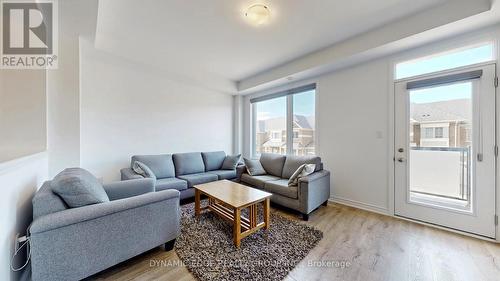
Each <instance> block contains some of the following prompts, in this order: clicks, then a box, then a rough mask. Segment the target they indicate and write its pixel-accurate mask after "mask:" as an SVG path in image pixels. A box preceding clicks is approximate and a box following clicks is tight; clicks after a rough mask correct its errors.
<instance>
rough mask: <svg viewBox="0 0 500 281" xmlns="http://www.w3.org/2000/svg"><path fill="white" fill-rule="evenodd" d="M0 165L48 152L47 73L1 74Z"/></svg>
mask: <svg viewBox="0 0 500 281" xmlns="http://www.w3.org/2000/svg"><path fill="white" fill-rule="evenodd" d="M0 132H1V134H0V163H2V162H4V161H8V160H12V159H15V158H19V157H23V156H26V155H30V154H33V153H37V152H41V151H45V149H46V146H47V133H46V95H45V71H44V70H7V69H2V70H0Z"/></svg>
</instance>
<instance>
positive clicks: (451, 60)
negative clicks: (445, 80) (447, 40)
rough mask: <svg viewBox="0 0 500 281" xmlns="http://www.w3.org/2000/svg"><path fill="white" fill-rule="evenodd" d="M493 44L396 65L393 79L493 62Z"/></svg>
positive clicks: (483, 44) (484, 44) (456, 50)
mask: <svg viewBox="0 0 500 281" xmlns="http://www.w3.org/2000/svg"><path fill="white" fill-rule="evenodd" d="M494 59H495V57H494V48H493V43H490V42H488V43H482V44H478V45H474V46H469V47H465V48H460V49H455V50H452V51H449V52H444V53H440V54H434V55H431V56H427V57H422V58H418V59H415V60H410V61H405V62H401V63H398V64H396V67H395V75H394V76H395V78H396V79H403V78H408V77H412V76H418V75H422V74H427V73H431V72H437V71H443V70H447V69H452V68H457V67H462V66H467V65H471V64H476V63H482V62H487V61H491V60H494Z"/></svg>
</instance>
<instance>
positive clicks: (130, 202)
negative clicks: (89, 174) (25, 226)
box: [30, 190, 180, 234]
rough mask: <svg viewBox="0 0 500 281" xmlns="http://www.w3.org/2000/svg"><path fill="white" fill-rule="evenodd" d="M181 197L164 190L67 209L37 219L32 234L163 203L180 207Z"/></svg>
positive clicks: (171, 191)
mask: <svg viewBox="0 0 500 281" xmlns="http://www.w3.org/2000/svg"><path fill="white" fill-rule="evenodd" d="M179 196H180V192H179V191H177V190H164V191H159V192H150V193H146V194H143V195H139V196H135V197H130V198H126V199H121V200H115V201H110V202H106V203H101V204H94V205H87V206H84V207H80V208H72V209H67V210H64V211H60V212H56V213H52V214H48V215H45V216H41V217H39V218H37V219H36V220H34V221H33V223H32V224H31V227H30V232H31V234H37V233H42V232H46V231H51V230H55V229H58V228H62V227H65V226H69V225H73V224H78V223H81V222H85V221H90V220H94V219H97V218H102V217H105V216H108V215H112V214H115V213H119V212H123V211H126V210H130V209H134V208H139V207H144V206H147V205H150V204H154V203H157V202H161V201H167V200H171V201H172V202H173V203H172V204H177V206H178V205H179Z"/></svg>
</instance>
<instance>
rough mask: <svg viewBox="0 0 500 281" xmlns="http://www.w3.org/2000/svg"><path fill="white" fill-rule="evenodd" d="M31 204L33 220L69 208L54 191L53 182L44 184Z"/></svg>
mask: <svg viewBox="0 0 500 281" xmlns="http://www.w3.org/2000/svg"><path fill="white" fill-rule="evenodd" d="M31 202H32V203H33V219H36V218H38V217H41V216H45V215H48V214H52V213H55V212H59V211H63V210H66V209H67V208H68V206H67V205H66V203H64V201H63V200H62V199H61V197H59V196H57V194H55V193H54V192H53V191H52V184H51V181H46V182H44V183H43V185H42V187H40V189H39V190H38V191H37V192H36V193H35V196H33V199H32V200H31Z"/></svg>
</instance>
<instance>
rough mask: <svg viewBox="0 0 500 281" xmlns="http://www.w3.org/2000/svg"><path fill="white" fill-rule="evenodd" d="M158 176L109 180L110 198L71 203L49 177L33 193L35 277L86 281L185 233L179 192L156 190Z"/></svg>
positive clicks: (170, 243) (167, 245) (171, 243)
mask: <svg viewBox="0 0 500 281" xmlns="http://www.w3.org/2000/svg"><path fill="white" fill-rule="evenodd" d="M154 184H155V183H154V180H151V179H134V180H128V181H123V182H115V183H111V184H107V185H104V189H105V191H106V193H107V195H108V197H109V199H110V202H106V203H101V204H94V205H87V206H84V207H79V208H67V206H66V205H65V203H64V201H63V200H61V199H60V198H59V197H58V196H57V195H56V194H54V193H53V192H52V190H51V184H50V181H48V182H45V183H44V184H43V186H42V187H41V188H40V190H39V191H38V192H37V193H36V194H35V196H34V198H33V217H34V221H33V223H32V225H31V228H30V232H31V263H32V280H34V281H39V280H47V281H48V280H51V281H57V280H80V279H83V278H85V277H88V276H91V275H93V274H95V273H97V272H99V271H102V270H104V269H106V268H108V267H111V266H113V265H116V264H118V263H120V262H122V261H125V260H127V259H129V258H132V257H134V256H136V255H138V254H141V253H143V252H145V251H148V250H150V249H152V248H155V247H158V246H159V245H162V244H165V248H166V250H171V249H172V248H173V246H174V242H175V238H176V237H177V236H178V235H179V233H180V210H179V191H177V190H165V191H160V192H153V191H154Z"/></svg>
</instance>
